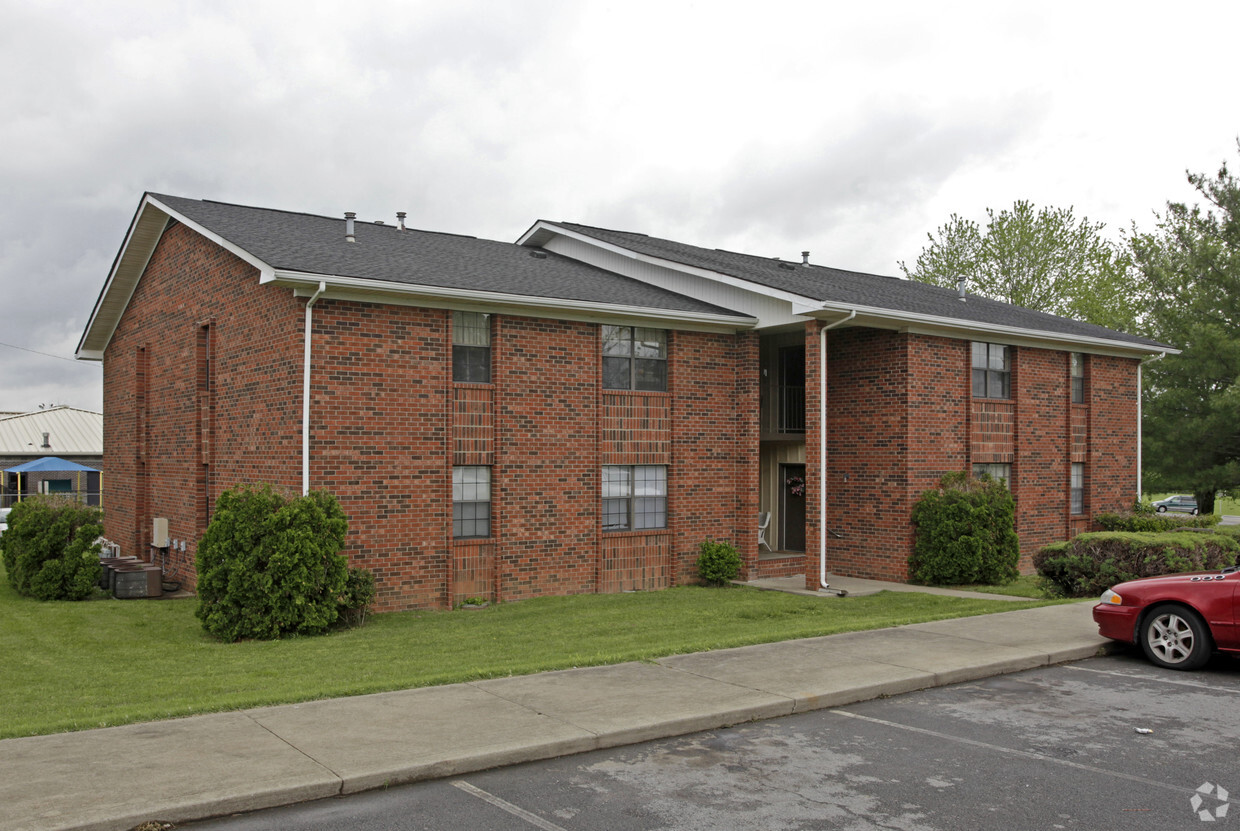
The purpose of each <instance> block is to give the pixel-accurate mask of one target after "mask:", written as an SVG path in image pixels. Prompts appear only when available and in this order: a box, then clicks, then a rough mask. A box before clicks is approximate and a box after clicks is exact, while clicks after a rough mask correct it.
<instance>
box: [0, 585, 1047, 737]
mask: <svg viewBox="0 0 1240 831" xmlns="http://www.w3.org/2000/svg"><path fill="white" fill-rule="evenodd" d="M196 605H197V601H195V600H192V599H184V600H112V599H107V598H102V597H101V599H98V600H90V601H83V602H79V603H68V602H39V601H35V600H29V599H27V598H23V597H20V596H18V595H17V594H16V593H15V592H14V591H13V590H12V589H11V588H10V587H9V584H8V579H7V577H5V576H4V572H3V568H2V567H0V701H3V702H4V705H3V707H2V708H0V738H9V737H14V736H29V735H38V734H45V733H56V732H62V731H68V730H84V729H90V728H95V727H106V726H111V725H116V724H126V723H130V722H137V721H151V720H156V719H164V718H173V717H178V716H186V715H191V714H194V713H204V712H213V711H220V710H236V709H242V708H247V707H256V706H262V705H268V704H282V703H290V702H295V701H306V700H310V699H316V698H330V697H337V696H345V695H358V694H362V693H371V692H380V691H384V690H395V689H404V688H408V687H420V686H430V685H435V684H449V683H454V682H458V681H469V680H475V679H480V678H493V677H496V676H505V675H521V674H526V673H532V672H541V671H543V670H551V669H564V668H568V667H577V666H592V665H600V664H614V663H620V662H623V661H634V660H649V659H652V658H657V657H660V656H664V655H672V654H677V653H684V652H697V651H701V650H707V649H719V648H723V647H730V646H742V645H745V644H753V643H765V642H771V641H778V640H786V639H789V638H801V637H811V636H815V635H829V634H834V633H838V632H847V631H854V630H861V629H877V628H882V627H887V626H897V625H900V624H905V623H915V622H920V621H929V620H942V619H944V618H953V617H965V616H969V615H978V614H986V613H989V612H997V611H1009V610H1012V609H1020V608H1026V607H1027V606H1026V604H1024V603H1013V602H1011V601H1003V600H972V599H963V598H953V597H938V596H934V595H928V594H908V593H897V592H884V593H882V594H879V595H874V596H871V597H855V598H853V597H850V598H814V597H801V596H797V595H791V594H783V593H779V592H767V591H757V590H754V589H747V588H742V587H729V588H723V589H706V588H699V587H683V588H675V589H669V590H666V591H660V592H643V593H635V594H613V595H579V596H575V597H548V598H539V599H535V600H526V601H522V602H520V603H505V604H499V605H497V606H492V607H490V608H488V609H482V610H478V611H456V612H401V613H392V614H384V615H374V616H372V617H371V618H370V620H369V621H368V622H367V624H366V626H365V627H363V628H361V629H354V630H344V631H338V632H334V633H332V634H330V635H327V636H324V637H308V638H290V639H286V640H282V641H249V642H242V643H235V644H223V643H219V642H217V641H215V640H213V639H212V638H210V637H209V636H207V634H206V633H205V632H203V630H202V628H201V626H200V625H199V622H198V620H197V618H195V617H194V609H195V608H196ZM1029 605H1045V604H1044V603H1038V602H1031V603H1030V604H1029Z"/></svg>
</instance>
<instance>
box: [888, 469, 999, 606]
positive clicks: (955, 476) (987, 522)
mask: <svg viewBox="0 0 1240 831" xmlns="http://www.w3.org/2000/svg"><path fill="white" fill-rule="evenodd" d="M913 522H914V523H915V524H916V526H917V535H916V539H915V542H914V545H913V555H912V557H910V558H909V576H910V577H911V578H912V580H913V581H914V582H916V583H925V584H929V585H937V586H959V585H965V584H970V583H988V584H1001V583H1010V582H1012V581H1013V580H1015V579H1016V578H1017V576H1019V574H1020V572H1019V570H1018V569H1017V567H1016V566H1017V563H1018V562H1019V561H1020V539H1019V538H1018V537H1017V536H1016V506H1015V503H1014V502H1013V501H1012V494H1011V492H1010V491H1008V489H1007V488H1006V487H1004V485H1003V484H1002V483H1001V482H996V481H994V480H992V479H991V478H990V477H989V476H986V475H985V474H983V476H982V477H981V478H980V479H973V478H970V477H969V475H968V474H966V473H963V472H961V473H949V474H947V475H946V476H944V477H943V479H942V480H941V481H940V483H939V488H938V489H937V490H932V491H926V492H925V493H924V494H922V497H921V499H919V500H918V501H917V504H916V505H914V506H913Z"/></svg>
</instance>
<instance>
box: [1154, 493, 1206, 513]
mask: <svg viewBox="0 0 1240 831" xmlns="http://www.w3.org/2000/svg"><path fill="white" fill-rule="evenodd" d="M1154 510H1155V511H1158V513H1160V514H1161V513H1165V512H1166V511H1178V512H1179V513H1182V514H1192V515H1194V516H1196V515H1197V497H1195V496H1187V495H1184V494H1180V495H1179V496H1168V497H1167V498H1166V499H1160V500H1158V501H1157V502H1155V503H1154Z"/></svg>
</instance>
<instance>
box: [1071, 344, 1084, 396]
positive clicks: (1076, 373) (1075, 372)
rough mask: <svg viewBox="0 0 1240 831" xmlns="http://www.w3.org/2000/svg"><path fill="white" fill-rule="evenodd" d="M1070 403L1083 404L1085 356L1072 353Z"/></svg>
mask: <svg viewBox="0 0 1240 831" xmlns="http://www.w3.org/2000/svg"><path fill="white" fill-rule="evenodd" d="M1072 403H1073V404H1084V403H1085V356H1084V355H1083V354H1082V353H1080V352H1073V353H1072Z"/></svg>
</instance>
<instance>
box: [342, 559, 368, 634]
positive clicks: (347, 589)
mask: <svg viewBox="0 0 1240 831" xmlns="http://www.w3.org/2000/svg"><path fill="white" fill-rule="evenodd" d="M374 601H375V576H374V575H373V574H371V573H370V571H369V570H368V569H364V568H351V569H349V574H348V577H347V578H346V579H345V583H344V591H343V592H341V594H340V604H339V605H340V621H341V622H342V623H343V624H344V625H345V626H361V625H362V624H364V623H365V622H366V615H367V614H369V613H370V604H372V603H374Z"/></svg>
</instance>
